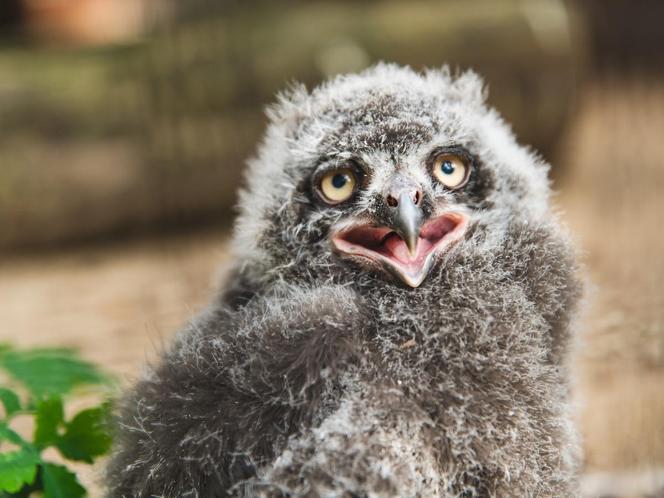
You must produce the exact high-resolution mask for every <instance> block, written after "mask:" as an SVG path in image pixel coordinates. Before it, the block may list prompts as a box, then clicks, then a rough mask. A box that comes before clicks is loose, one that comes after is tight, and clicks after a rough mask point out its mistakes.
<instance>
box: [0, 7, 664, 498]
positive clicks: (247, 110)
mask: <svg viewBox="0 0 664 498" xmlns="http://www.w3.org/2000/svg"><path fill="white" fill-rule="evenodd" d="M663 24H664V2H661V1H659V0H640V1H638V2H631V1H629V0H585V1H578V2H573V1H562V0H500V1H497V0H491V1H489V0H479V1H476V2H472V4H471V3H470V2H465V1H463V0H447V1H443V0H441V1H434V0H410V1H401V2H397V1H389V2H381V1H370V0H365V1H337V2H332V1H322V0H320V1H304V0H301V1H297V0H288V1H281V2H278V3H276V2H270V1H268V0H251V1H245V2H240V1H236V0H216V1H213V0H188V1H187V2H183V1H176V0H2V1H1V2H0V342H11V343H14V344H17V345H19V346H36V345H39V346H44V345H48V346H52V345H64V346H73V347H76V348H78V349H80V350H81V352H82V354H83V356H84V357H85V358H87V359H90V360H92V361H95V362H98V363H100V364H101V365H102V366H103V367H104V368H106V369H107V370H109V371H111V372H112V373H115V374H117V376H118V377H119V378H120V380H121V381H123V382H130V381H131V380H132V379H133V378H135V376H136V375H137V374H138V373H139V372H140V368H141V365H142V364H143V363H144V362H145V361H146V360H149V359H151V358H153V357H154V355H155V352H156V351H158V350H159V349H160V348H161V347H162V346H163V344H164V343H165V342H167V341H168V340H169V338H170V337H171V336H172V334H173V333H174V332H175V331H176V329H177V328H178V326H180V325H181V324H182V323H183V322H185V321H186V320H187V319H188V318H190V317H191V316H192V315H193V314H195V313H196V311H197V310H200V309H201V308H202V307H203V306H204V305H205V303H206V301H207V300H208V299H209V298H210V296H211V293H212V292H213V290H214V289H215V288H216V287H217V286H218V285H219V282H220V281H221V279H223V276H221V275H222V272H220V269H222V268H223V267H224V264H225V263H226V262H227V261H228V256H227V250H226V247H227V240H228V236H229V229H230V226H231V222H232V216H233V214H234V211H233V205H234V202H235V190H236V188H237V186H238V185H239V183H240V182H241V171H242V168H243V165H244V161H245V160H246V158H247V157H248V156H250V155H251V154H252V151H253V150H254V146H255V144H256V142H257V140H258V138H259V136H260V134H261V132H262V130H263V129H264V126H265V117H264V115H263V108H264V106H265V105H266V104H268V103H270V102H271V101H272V100H273V99H274V94H275V92H277V91H279V90H280V89H283V88H284V87H285V86H287V85H288V84H289V83H290V82H292V81H303V82H304V83H306V84H307V85H308V86H309V87H311V86H312V85H314V84H316V83H317V82H319V81H321V80H322V79H324V78H327V77H329V76H332V75H334V74H338V73H343V72H349V71H357V70H360V69H362V68H364V67H366V66H367V65H370V64H372V63H374V62H376V61H379V60H386V61H394V62H398V63H401V64H409V65H411V66H412V67H414V68H416V69H419V68H422V67H425V66H429V67H431V66H434V67H435V66H440V65H442V64H444V63H447V64H450V65H451V66H452V67H453V68H461V69H463V68H473V69H475V70H476V71H478V72H480V73H481V74H482V75H484V76H485V79H486V81H487V82H488V86H489V92H490V101H491V103H492V104H493V105H494V106H495V107H497V108H498V110H499V111H500V112H501V113H502V114H503V115H504V116H505V117H506V118H507V120H508V121H510V122H511V123H513V125H514V129H515V131H516V133H517V135H518V137H519V139H520V141H521V142H523V143H528V144H531V145H532V146H533V147H535V148H536V149H537V150H538V151H540V152H541V154H543V155H544V157H546V158H547V159H548V160H549V161H550V162H551V163H552V164H553V168H552V171H551V176H552V181H553V183H554V187H555V188H556V190H557V191H558V194H557V196H556V197H555V202H556V204H557V206H558V208H559V210H560V211H561V212H562V213H563V216H564V218H565V220H566V221H567V223H568V224H569V225H570V227H571V229H572V231H573V233H574V235H575V238H576V239H577V241H578V245H579V247H580V248H581V249H582V254H583V258H584V262H585V267H586V273H587V276H588V280H589V282H590V283H591V284H590V286H589V292H588V296H587V305H586V312H585V314H584V317H583V320H582V323H581V326H580V341H579V343H580V344H579V346H580V347H579V351H578V353H577V355H576V358H575V369H576V372H577V382H576V385H575V398H576V400H577V408H578V409H577V417H578V421H579V426H580V428H581V431H582V433H583V437H584V449H585V461H584V477H583V487H584V494H585V496H587V497H603V498H608V497H620V498H623V497H624V498H626V497H633V498H636V497H643V498H645V497H651V498H654V497H656V496H664V258H663V256H662V254H663V252H664V234H663V233H662V232H663V229H664V225H663V223H662V218H663V217H664V200H662V192H664V190H663V188H664V165H663V162H664V139H663V137H664V56H663V54H664V29H662V25H663ZM84 479H86V480H88V481H89V483H93V482H94V481H95V476H94V475H92V474H91V475H88V476H86V477H84Z"/></svg>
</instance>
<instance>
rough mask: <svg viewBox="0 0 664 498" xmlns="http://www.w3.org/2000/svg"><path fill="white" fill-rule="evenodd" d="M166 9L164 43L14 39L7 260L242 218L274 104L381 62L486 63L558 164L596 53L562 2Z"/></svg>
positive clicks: (532, 137) (5, 166)
mask: <svg viewBox="0 0 664 498" xmlns="http://www.w3.org/2000/svg"><path fill="white" fill-rule="evenodd" d="M32 1H33V2H34V1H36V0H32ZM67 1H69V2H73V3H77V4H81V5H83V4H86V2H87V3H90V2H92V1H93V0H67ZM104 1H107V0H95V2H96V3H100V2H102V3H103V2H104ZM60 3H66V1H65V0H61V1H60ZM158 3H159V2H157V1H156V0H150V1H147V0H146V1H145V2H144V5H145V6H146V9H148V10H147V11H145V12H143V14H142V17H141V19H143V22H144V23H145V24H146V25H148V26H150V28H149V31H148V33H149V34H146V35H142V36H141V37H139V38H133V39H132V38H131V37H130V38H129V41H127V38H126V37H125V38H124V41H123V42H122V43H115V44H106V45H99V43H96V44H92V46H90V44H87V46H85V47H81V46H77V45H76V44H75V43H74V42H75V40H76V39H77V38H76V36H79V40H80V39H81V38H80V37H81V36H83V38H82V39H83V40H88V41H90V40H92V41H98V40H97V39H96V38H95V37H94V36H93V37H92V38H85V36H88V35H89V33H88V35H85V33H87V32H84V34H81V33H78V35H77V32H76V31H75V29H76V26H77V25H76V24H71V25H70V24H67V25H65V26H64V28H63V27H62V26H61V27H60V28H62V29H65V31H64V32H63V31H62V29H60V31H58V30H57V29H55V28H53V26H52V25H49V24H48V23H47V24H46V28H49V26H50V28H49V29H50V31H49V29H46V28H44V26H45V25H44V22H46V21H44V20H43V19H42V20H41V21H40V22H41V24H39V23H37V24H36V25H37V26H38V27H39V30H37V34H38V35H39V38H37V39H38V40H41V42H40V43H35V42H34V38H33V39H32V41H31V42H28V41H26V39H25V38H23V37H21V36H13V37H12V38H8V39H7V40H6V41H5V42H4V46H2V50H1V51H0V250H2V249H8V248H18V247H26V246H36V245H48V244H53V243H58V242H62V241H66V240H73V239H83V238H90V237H97V236H100V235H106V234H109V233H117V232H119V231H135V230H143V229H145V228H146V227H153V226H162V227H163V226H183V225H188V224H194V223H195V224H198V223H201V222H206V221H209V220H213V219H219V218H223V217H227V216H228V214H229V212H230V208H231V206H232V205H233V202H234V192H235V189H236V188H237V185H238V183H239V182H240V178H241V170H242V166H243V163H244V161H245V159H246V157H247V156H248V155H250V154H251V152H252V150H253V148H254V145H255V143H256V141H257V139H258V137H259V136H260V132H261V130H262V128H263V127H264V119H263V114H262V109H263V107H264V105H265V104H266V103H269V102H271V101H272V100H273V96H274V93H275V92H276V91H278V90H280V89H282V88H284V87H285V86H286V85H287V84H288V83H289V82H291V81H294V80H299V81H303V82H305V83H306V84H307V85H309V86H312V85H314V84H316V83H317V82H319V81H320V80H321V79H323V78H325V77H328V76H331V75H334V74H337V73H343V72H348V71H356V70H359V69H362V68H363V67H366V66H367V65H369V64H371V63H374V62H376V61H378V60H387V61H395V62H398V63H401V64H409V65H411V66H413V67H415V68H422V67H424V66H433V67H435V66H440V65H442V64H444V63H449V64H450V65H451V66H452V67H453V68H457V67H458V68H468V67H470V68H474V69H476V70H477V71H479V72H480V73H482V74H483V75H484V76H485V77H486V80H487V82H488V84H489V90H490V100H491V102H492V103H493V104H495V105H496V106H497V107H498V109H499V110H500V111H501V112H503V114H504V115H505V116H506V118H507V119H508V120H509V121H510V122H512V123H513V124H514V127H515V129H516V131H517V133H518V135H519V137H520V138H521V139H522V141H524V142H527V143H531V144H533V145H534V146H535V147H536V148H538V149H539V150H540V151H542V152H543V153H544V154H545V155H547V156H550V155H552V153H553V151H554V150H555V145H556V142H557V140H558V138H559V136H560V133H561V130H562V129H563V127H564V124H565V122H566V119H567V116H568V114H569V111H570V105H571V103H572V99H573V92H574V88H575V78H576V77H577V73H576V70H577V68H578V67H579V60H580V59H581V58H582V57H583V54H582V53H580V50H579V49H578V47H579V46H581V45H582V44H580V43H578V41H579V39H580V38H582V36H583V34H582V30H581V28H580V24H579V23H578V22H577V18H576V16H575V13H574V12H573V10H571V9H570V6H568V5H566V4H563V3H561V2H559V1H555V0H536V1H535V0H520V1H519V0H504V1H480V2H475V3H473V4H472V8H469V4H468V3H467V2H464V1H462V0H451V1H444V2H440V1H431V0H417V1H408V2H369V1H367V2H331V1H323V2H315V3H310V2H279V3H274V2H250V3H247V4H241V3H231V2H221V3H215V2H203V1H199V0H197V1H196V2H194V1H192V2H190V3H187V4H184V3H182V4H179V5H180V6H183V5H186V6H187V8H186V9H182V8H181V9H180V10H178V9H174V10H173V11H172V12H170V15H169V16H164V15H162V14H163V11H164V9H161V10H159V9H157V10H155V12H156V13H157V14H158V15H154V16H153V15H150V14H151V12H152V11H151V10H150V9H152V8H155V9H156V6H157V4H158ZM176 5H178V4H176ZM114 12H116V14H117V10H116V11H114ZM128 12H129V11H128ZM132 12H133V14H132V15H134V16H135V15H136V12H134V11H132ZM97 14H98V13H97ZM102 18H103V16H102ZM46 19H47V20H48V19H50V21H49V22H51V23H56V24H57V22H58V17H57V16H55V17H53V14H52V13H51V17H50V18H48V17H47V18H46ZM109 19H110V18H109ZM155 19H158V20H159V22H156V23H155V22H154V20H155ZM68 22H71V21H68ZM109 22H110V21H109ZM132 22H135V19H134V21H132ZM28 25H29V26H30V25H32V26H33V27H34V26H35V23H32V24H28ZM68 26H69V27H68ZM72 26H73V27H72ZM88 28H89V27H88ZM66 29H69V30H70V31H66ZM72 30H74V31H72ZM116 32H119V33H121V34H122V33H124V34H125V35H126V34H127V32H123V31H122V30H120V31H116ZM44 33H46V34H48V33H51V34H53V33H55V34H56V35H53V36H55V37H56V38H55V39H56V41H58V42H60V44H59V45H58V46H55V47H54V46H52V44H49V43H47V42H45V41H44V40H45V39H44ZM63 33H65V34H64V35H63ZM67 33H70V34H71V36H70V37H69V38H67V36H66V34H67ZM132 33H133V31H132ZM33 34H34V33H33ZM58 34H59V35H58ZM57 36H60V38H57ZM72 37H73V38H72ZM46 40H48V37H47V38H46ZM63 42H64V43H65V44H64V45H63ZM72 43H73V45H72Z"/></svg>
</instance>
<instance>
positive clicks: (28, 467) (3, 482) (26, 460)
mask: <svg viewBox="0 0 664 498" xmlns="http://www.w3.org/2000/svg"><path fill="white" fill-rule="evenodd" d="M38 464H39V454H38V453H37V452H36V451H33V450H30V449H28V448H24V449H21V450H18V451H12V452H9V453H0V491H7V492H9V493H15V492H16V491H18V490H19V489H21V488H22V487H23V486H24V485H26V484H32V483H33V482H34V481H35V476H36V475H37V465H38Z"/></svg>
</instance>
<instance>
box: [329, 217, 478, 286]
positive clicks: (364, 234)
mask: <svg viewBox="0 0 664 498" xmlns="http://www.w3.org/2000/svg"><path fill="white" fill-rule="evenodd" d="M465 221H466V219H465V217H464V216H462V215H460V214H456V213H448V214H445V215H442V216H439V217H437V218H434V219H433V220H430V221H428V222H427V223H425V224H424V225H423V226H422V229H421V231H420V235H419V238H418V240H417V247H416V250H415V251H414V254H411V253H410V251H409V250H408V246H407V245H406V242H405V241H404V240H403V239H402V238H401V237H400V236H399V235H398V234H397V233H396V232H394V231H393V230H391V229H389V228H386V227H372V226H369V225H360V226H356V227H353V228H351V229H349V230H346V231H344V232H342V233H340V234H338V235H337V236H336V237H334V239H333V240H334V243H335V245H336V246H337V248H338V249H339V250H341V251H342V252H345V253H348V254H356V255H360V256H365V257H368V258H370V259H377V260H380V261H384V262H388V263H390V264H391V265H392V266H393V267H395V268H396V269H397V270H399V271H400V272H402V273H405V274H407V275H412V276H415V275H418V274H419V273H420V272H421V271H423V268H424V266H425V264H426V262H427V257H428V256H429V255H430V254H431V253H432V252H434V251H435V250H436V249H438V248H440V247H441V246H443V245H447V242H448V241H451V240H453V239H456V238H458V236H460V235H461V232H462V231H463V228H464V227H465V225H466V223H465Z"/></svg>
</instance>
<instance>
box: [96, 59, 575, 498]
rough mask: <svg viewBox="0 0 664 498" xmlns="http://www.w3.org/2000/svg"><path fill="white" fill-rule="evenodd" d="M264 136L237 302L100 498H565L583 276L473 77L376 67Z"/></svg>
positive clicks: (156, 397) (296, 108)
mask: <svg viewBox="0 0 664 498" xmlns="http://www.w3.org/2000/svg"><path fill="white" fill-rule="evenodd" d="M269 117H270V122H271V123H270V125H269V127H268V129H267V133H266V135H265V137H264V139H263V141H262V144H261V145H260V147H259V150H258V154H257V156H256V157H255V158H254V159H253V160H251V161H250V164H249V168H248V171H247V176H246V188H245V189H244V190H243V191H242V192H241V194H240V210H241V212H240V215H239V218H238V220H237V223H236V226H235V236H234V240H233V251H234V261H235V265H234V268H233V270H232V272H231V275H230V277H229V278H228V279H227V283H226V287H225V289H224V290H223V292H222V293H221V295H220V297H219V298H218V299H216V300H215V302H214V303H213V304H212V305H211V306H210V307H209V308H208V309H207V311H205V312H204V313H203V314H202V315H201V316H199V317H198V318H197V319H195V320H194V321H193V322H192V323H191V324H190V325H189V326H187V327H186V328H185V330H183V331H182V332H181V333H180V334H179V335H178V336H177V338H176V340H175V341H174V343H173V344H172V346H171V347H170V348H169V349H168V351H167V352H166V353H165V354H164V356H163V358H162V359H161V362H160V364H158V365H157V366H156V367H155V368H153V369H152V370H151V371H150V372H149V373H148V374H146V375H145V376H144V378H143V379H142V380H141V381H140V382H139V383H138V384H137V385H136V386H135V387H134V388H133V390H132V391H131V392H130V393H129V394H128V395H127V397H126V398H125V400H124V402H123V403H122V409H121V415H120V423H119V426H118V427H119V429H118V436H117V443H116V451H115V454H114V457H113V458H112V461H111V463H110V465H109V468H108V472H107V484H108V496H110V497H120V496H122V497H151V496H160V497H201V498H204V497H225V496H236V497H367V498H370V497H371V498H379V497H567V496H575V495H576V484H575V466H576V463H577V460H578V445H577V438H576V434H575V431H574V428H573V425H572V423H571V419H570V402H569V376H570V374H569V365H568V358H567V357H568V352H569V348H570V342H571V323H570V322H571V319H572V318H573V316H574V314H575V309H576V303H577V301H578V299H579V295H580V284H579V281H578V279H577V276H576V273H577V270H576V264H575V261H574V255H573V251H572V250H571V247H570V243H569V241H568V238H567V237H566V235H565V233H564V232H563V231H562V230H561V229H560V227H559V223H558V221H557V219H556V217H555V215H554V214H552V212H551V210H550V207H549V201H548V197H549V186H548V182H547V168H548V166H547V165H546V164H545V163H544V161H543V160H541V159H540V158H538V157H537V156H536V155H534V154H533V153H532V152H531V151H530V150H528V149H527V148H524V147H522V146H520V145H518V144H517V143H516V141H515V139H514V137H513V135H512V133H511V132H510V130H509V127H508V126H507V125H506V124H505V123H504V122H503V121H502V120H501V118H500V117H499V115H498V114H497V113H496V112H495V111H494V110H492V109H490V108H489V107H487V104H486V103H485V92H484V90H483V84H482V81H481V80H480V79H479V77H478V76H476V75H475V74H473V73H470V72H468V73H464V74H461V75H458V76H452V75H451V74H450V72H449V71H448V70H447V69H443V70H436V71H427V72H425V73H422V74H419V73H416V72H414V71H413V70H411V69H409V68H402V67H398V66H395V65H386V64H381V65H378V66H375V67H373V68H371V69H368V70H366V71H364V72H362V73H361V74H358V75H347V76H340V77H337V78H335V79H333V80H331V81H330V82H328V83H325V84H323V85H322V86H320V87H318V88H316V89H314V90H313V91H312V92H311V93H308V92H307V91H306V89H304V88H303V87H295V88H293V89H292V90H291V91H290V92H288V93H287V94H284V95H282V96H281V97H280V99H279V101H278V103H277V104H276V105H275V106H274V107H272V108H271V109H270V111H269Z"/></svg>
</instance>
